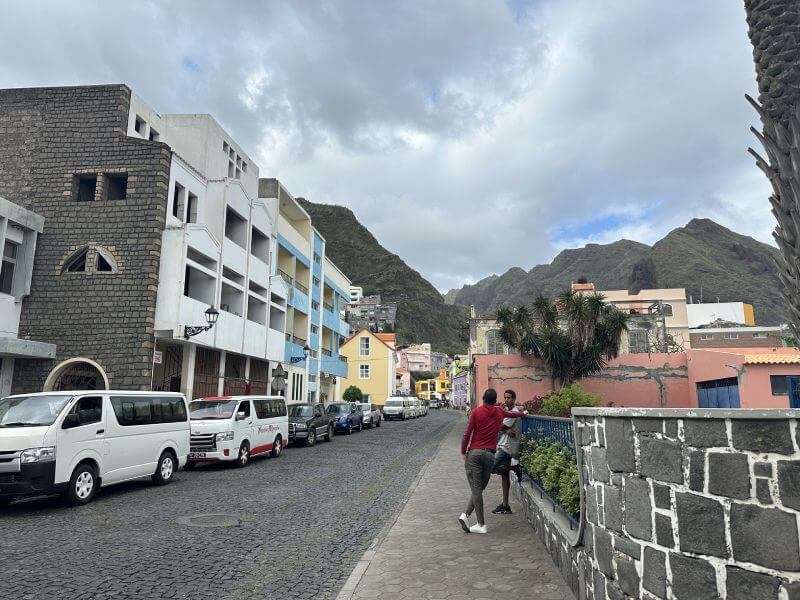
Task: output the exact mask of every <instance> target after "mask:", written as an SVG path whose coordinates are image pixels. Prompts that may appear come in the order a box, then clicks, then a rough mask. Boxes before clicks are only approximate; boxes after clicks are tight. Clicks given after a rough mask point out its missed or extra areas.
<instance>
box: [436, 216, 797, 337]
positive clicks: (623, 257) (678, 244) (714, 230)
mask: <svg viewBox="0 0 800 600" xmlns="http://www.w3.org/2000/svg"><path fill="white" fill-rule="evenodd" d="M777 252H778V251H777V249H775V248H773V247H772V246H769V245H767V244H764V243H762V242H759V241H756V240H754V239H753V238H751V237H747V236H744V235H740V234H738V233H736V232H734V231H731V230H730V229H727V228H725V227H723V226H721V225H719V224H717V223H715V222H714V221H711V220H709V219H693V220H692V221H690V222H689V223H688V224H687V225H686V226H685V227H680V228H678V229H675V230H673V231H671V232H670V233H669V234H667V235H666V236H665V237H664V238H663V239H661V240H660V241H658V242H657V243H656V244H654V245H653V246H652V247H650V246H647V245H645V244H640V243H638V242H631V241H628V240H621V241H619V242H614V243H612V244H606V245H599V244H589V245H587V246H585V247H583V248H577V249H573V250H564V251H563V252H561V253H560V254H559V255H558V256H557V257H556V258H555V259H554V260H553V262H552V263H550V264H548V265H538V266H536V267H534V268H533V269H531V270H530V271H528V272H527V273H525V272H524V271H523V270H522V269H518V268H517V269H511V270H510V271H508V272H507V273H505V274H503V275H499V276H498V275H492V276H491V277H487V278H485V279H483V280H481V281H479V282H477V283H476V284H474V285H465V286H464V287H462V288H461V289H460V290H451V291H450V292H448V293H447V295H446V298H447V300H448V302H451V303H454V304H462V305H465V306H468V305H470V304H475V307H476V310H477V311H478V312H480V313H489V312H492V311H494V310H496V309H497V308H498V307H499V306H502V305H504V304H506V305H510V306H514V305H518V304H523V303H527V302H530V301H531V299H532V298H533V297H534V296H535V295H536V294H539V293H543V294H545V295H548V296H553V295H555V294H557V293H559V292H561V291H563V290H564V289H566V288H567V287H568V286H569V285H570V283H572V282H573V281H576V280H577V279H578V278H579V277H586V278H587V279H588V280H589V281H591V282H593V283H594V284H595V285H596V286H597V288H598V289H631V288H634V287H637V286H638V287H655V286H658V287H664V288H666V287H684V288H686V293H687V295H691V296H692V298H693V299H694V301H699V300H700V292H701V287H702V298H703V300H704V301H705V302H709V301H716V300H717V298H719V300H720V301H721V302H726V301H743V302H749V303H751V304H753V306H754V308H755V312H756V322H757V323H759V324H764V325H770V324H772V325H774V324H779V323H781V322H785V321H786V318H787V313H786V310H785V309H784V307H783V302H782V300H781V298H780V294H779V291H778V290H779V285H780V284H779V282H778V278H777V275H776V274H775V267H774V266H773V262H772V260H773V257H774V256H776V255H777Z"/></svg>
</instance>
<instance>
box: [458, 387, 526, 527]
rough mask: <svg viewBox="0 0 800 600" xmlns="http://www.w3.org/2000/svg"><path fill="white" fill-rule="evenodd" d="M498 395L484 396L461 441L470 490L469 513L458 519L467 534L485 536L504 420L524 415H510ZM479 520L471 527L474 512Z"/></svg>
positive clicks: (472, 413) (512, 413)
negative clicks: (486, 505) (486, 493)
mask: <svg viewBox="0 0 800 600" xmlns="http://www.w3.org/2000/svg"><path fill="white" fill-rule="evenodd" d="M496 403H497V392H496V391H495V390H492V389H489V390H486V391H485V392H484V393H483V404H482V405H481V406H479V407H478V408H476V409H475V410H473V411H472V412H471V414H470V416H469V423H468V424H467V430H466V431H465V432H464V438H463V439H462V440H461V455H462V457H463V458H464V468H465V469H466V472H467V481H468V482H469V487H470V492H471V493H470V499H469V503H468V504H467V510H466V511H465V512H463V513H461V516H459V517H458V522H459V523H460V524H461V528H462V529H463V530H464V531H465V532H467V533H486V521H485V519H484V515H483V490H484V489H486V486H487V485H488V484H489V479H490V478H491V476H492V466H493V465H494V453H495V449H496V448H497V438H498V434H499V433H500V427H501V426H502V424H503V417H511V418H518V417H521V416H523V415H524V414H525V413H524V412H521V413H520V412H511V411H508V410H505V409H502V408H500V407H499V406H496ZM473 511H475V515H476V517H477V519H478V522H477V524H475V525H470V524H469V517H470V515H472V512H473Z"/></svg>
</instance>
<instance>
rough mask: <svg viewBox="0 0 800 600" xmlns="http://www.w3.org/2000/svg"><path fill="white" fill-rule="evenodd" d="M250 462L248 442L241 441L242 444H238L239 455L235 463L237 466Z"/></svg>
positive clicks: (244, 465)
mask: <svg viewBox="0 0 800 600" xmlns="http://www.w3.org/2000/svg"><path fill="white" fill-rule="evenodd" d="M249 464H250V444H248V443H247V442H242V445H241V446H239V456H238V457H237V458H236V463H235V465H236V466H237V467H238V468H240V469H241V468H242V467H246V466H247V465H249Z"/></svg>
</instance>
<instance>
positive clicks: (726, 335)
mask: <svg viewBox="0 0 800 600" xmlns="http://www.w3.org/2000/svg"><path fill="white" fill-rule="evenodd" d="M722 337H724V338H725V339H726V340H738V339H739V334H738V333H734V332H731V331H729V332H727V333H723V334H722Z"/></svg>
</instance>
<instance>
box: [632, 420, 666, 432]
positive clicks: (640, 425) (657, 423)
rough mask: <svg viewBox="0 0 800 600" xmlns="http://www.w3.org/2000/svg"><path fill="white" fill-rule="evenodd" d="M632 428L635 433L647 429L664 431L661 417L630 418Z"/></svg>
mask: <svg viewBox="0 0 800 600" xmlns="http://www.w3.org/2000/svg"><path fill="white" fill-rule="evenodd" d="M632 421H633V429H634V431H635V432H636V433H640V432H643V431H649V432H651V433H664V420H663V419H632Z"/></svg>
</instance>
